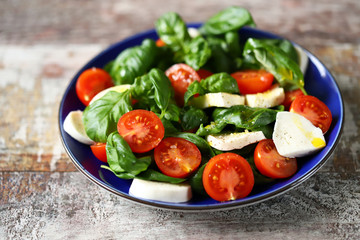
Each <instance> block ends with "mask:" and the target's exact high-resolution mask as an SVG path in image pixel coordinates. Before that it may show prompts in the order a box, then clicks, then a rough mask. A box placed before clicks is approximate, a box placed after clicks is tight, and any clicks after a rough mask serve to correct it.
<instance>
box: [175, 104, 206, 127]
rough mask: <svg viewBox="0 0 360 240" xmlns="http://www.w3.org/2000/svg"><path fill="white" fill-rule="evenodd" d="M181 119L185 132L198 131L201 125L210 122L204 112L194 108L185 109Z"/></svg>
mask: <svg viewBox="0 0 360 240" xmlns="http://www.w3.org/2000/svg"><path fill="white" fill-rule="evenodd" d="M180 118H181V126H182V129H183V130H185V131H188V130H192V129H197V128H198V127H199V126H200V125H201V124H205V123H207V121H208V116H207V114H206V113H205V112H204V110H202V109H198V108H195V107H193V106H190V107H185V108H183V110H182V112H181V115H180Z"/></svg>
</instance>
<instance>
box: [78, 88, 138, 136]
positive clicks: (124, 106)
mask: <svg viewBox="0 0 360 240" xmlns="http://www.w3.org/2000/svg"><path fill="white" fill-rule="evenodd" d="M131 110H132V107H131V100H130V92H129V91H125V92H122V93H118V92H114V91H110V92H108V93H107V94H105V96H103V97H102V98H100V99H98V100H96V101H95V102H93V103H92V104H90V105H89V106H87V107H86V108H85V110H84V113H83V122H84V126H85V131H86V134H87V135H88V136H89V138H91V139H92V140H94V141H95V142H102V143H105V142H106V140H107V137H108V135H109V134H110V133H112V132H113V131H115V130H116V125H117V122H118V120H119V118H120V117H121V116H122V115H123V114H125V113H127V112H129V111H131Z"/></svg>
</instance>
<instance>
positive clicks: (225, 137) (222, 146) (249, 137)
mask: <svg viewBox="0 0 360 240" xmlns="http://www.w3.org/2000/svg"><path fill="white" fill-rule="evenodd" d="M263 139H266V137H265V136H264V133H263V132H262V131H256V132H248V131H246V132H241V133H230V134H222V135H208V136H207V137H206V140H207V141H208V143H209V144H210V146H211V147H213V148H216V149H218V150H221V151H230V150H234V149H241V148H243V147H245V146H247V145H250V144H252V143H256V142H259V141H261V140H263Z"/></svg>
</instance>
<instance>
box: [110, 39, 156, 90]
mask: <svg viewBox="0 0 360 240" xmlns="http://www.w3.org/2000/svg"><path fill="white" fill-rule="evenodd" d="M156 49H157V47H156V44H155V42H154V40H151V39H145V40H144V41H143V42H142V44H141V45H140V46H135V47H131V48H127V49H125V50H124V51H122V52H121V53H120V54H119V55H118V56H117V58H116V59H115V60H114V62H113V64H112V67H111V70H110V75H111V77H112V78H113V80H114V82H115V85H120V84H132V83H133V82H134V79H135V78H136V77H138V76H141V75H143V74H145V73H146V72H147V71H148V70H149V68H150V67H151V66H152V65H153V62H154V59H155V56H156V51H157V50H156Z"/></svg>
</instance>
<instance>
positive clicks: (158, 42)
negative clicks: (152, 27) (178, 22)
mask: <svg viewBox="0 0 360 240" xmlns="http://www.w3.org/2000/svg"><path fill="white" fill-rule="evenodd" d="M155 44H156V46H157V47H163V46H165V45H166V43H165V42H164V41H163V40H161V39H160V38H159V39H158V40H156V42H155Z"/></svg>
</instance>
